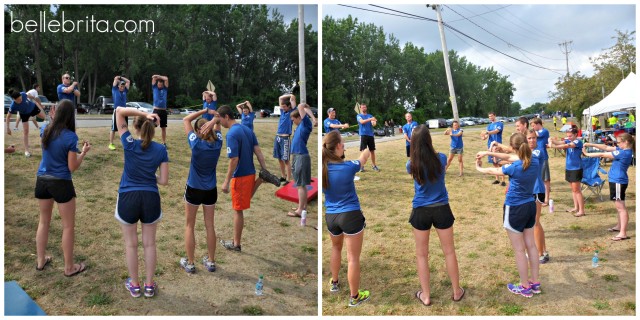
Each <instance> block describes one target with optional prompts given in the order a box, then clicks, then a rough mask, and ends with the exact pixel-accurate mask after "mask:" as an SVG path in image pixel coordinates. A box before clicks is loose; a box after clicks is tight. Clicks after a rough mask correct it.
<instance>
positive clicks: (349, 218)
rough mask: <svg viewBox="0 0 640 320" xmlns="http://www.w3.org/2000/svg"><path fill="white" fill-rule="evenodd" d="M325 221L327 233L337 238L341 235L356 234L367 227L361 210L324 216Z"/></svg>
mask: <svg viewBox="0 0 640 320" xmlns="http://www.w3.org/2000/svg"><path fill="white" fill-rule="evenodd" d="M325 221H326V222H327V229H328V230H329V233H330V234H331V235H333V236H339V235H341V234H343V233H344V234H346V235H354V234H358V233H360V232H362V231H363V230H364V228H365V227H366V226H367V224H366V223H365V218H364V215H363V214H362V211H361V210H355V211H347V212H343V213H337V214H325Z"/></svg>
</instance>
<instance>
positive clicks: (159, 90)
mask: <svg viewBox="0 0 640 320" xmlns="http://www.w3.org/2000/svg"><path fill="white" fill-rule="evenodd" d="M168 88H169V78H168V77H167V76H161V75H157V74H154V75H153V76H151V89H152V90H153V113H157V114H158V116H159V117H160V129H162V143H163V144H164V146H165V147H166V146H167V92H168V91H169V90H168Z"/></svg>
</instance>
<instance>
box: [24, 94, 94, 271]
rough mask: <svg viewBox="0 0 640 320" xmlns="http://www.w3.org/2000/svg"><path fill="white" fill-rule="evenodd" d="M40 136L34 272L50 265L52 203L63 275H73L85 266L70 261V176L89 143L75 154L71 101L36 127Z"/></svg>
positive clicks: (73, 204) (72, 191) (72, 205)
mask: <svg viewBox="0 0 640 320" xmlns="http://www.w3.org/2000/svg"><path fill="white" fill-rule="evenodd" d="M40 131H41V134H40V136H41V137H42V161H41V162H40V166H39V167H38V173H37V178H36V188H35V197H36V198H37V199H38V204H39V206H40V222H39V223H38V231H37V232H36V252H37V262H36V270H38V271H42V270H44V267H45V266H47V265H48V264H49V263H50V262H51V259H52V258H51V257H50V256H47V255H46V251H47V241H48V240H49V226H50V225H51V215H52V212H53V204H54V202H55V203H57V204H58V212H59V213H60V217H61V218H62V252H63V255H64V275H65V276H67V277H70V276H75V275H77V274H78V273H80V272H83V271H84V270H85V269H86V268H87V267H86V265H85V264H84V263H74V262H73V242H74V232H75V231H74V226H75V217H76V191H75V189H74V187H73V181H72V180H71V173H72V172H74V171H76V170H77V169H78V168H79V167H80V165H81V164H82V161H83V160H84V157H85V156H86V155H87V152H89V150H91V145H90V144H89V142H87V141H84V142H83V144H82V152H78V135H76V119H75V107H74V105H73V102H71V100H66V99H63V100H61V101H60V102H58V108H57V112H56V113H55V117H53V118H52V120H51V122H50V123H49V125H47V126H42V128H40Z"/></svg>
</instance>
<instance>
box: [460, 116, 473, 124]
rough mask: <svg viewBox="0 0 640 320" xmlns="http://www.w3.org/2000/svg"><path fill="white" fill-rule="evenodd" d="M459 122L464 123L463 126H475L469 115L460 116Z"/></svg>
mask: <svg viewBox="0 0 640 320" xmlns="http://www.w3.org/2000/svg"><path fill="white" fill-rule="evenodd" d="M460 123H461V124H462V123H464V125H465V126H475V125H476V123H475V121H473V120H471V117H463V118H460Z"/></svg>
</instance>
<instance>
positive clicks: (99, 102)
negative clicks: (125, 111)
mask: <svg viewBox="0 0 640 320" xmlns="http://www.w3.org/2000/svg"><path fill="white" fill-rule="evenodd" d="M90 111H92V112H96V113H98V114H112V113H113V99H111V98H108V97H105V96H99V97H97V98H96V102H95V103H94V104H93V107H92V108H91V110H90Z"/></svg>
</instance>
